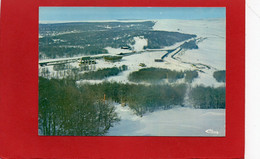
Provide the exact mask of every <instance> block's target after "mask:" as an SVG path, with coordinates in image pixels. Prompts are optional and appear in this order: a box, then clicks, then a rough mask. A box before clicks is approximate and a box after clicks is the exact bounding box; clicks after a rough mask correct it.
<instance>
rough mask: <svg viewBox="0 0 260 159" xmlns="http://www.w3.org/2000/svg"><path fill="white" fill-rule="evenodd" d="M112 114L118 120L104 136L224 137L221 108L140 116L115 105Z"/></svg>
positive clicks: (166, 111) (223, 113)
mask: <svg viewBox="0 0 260 159" xmlns="http://www.w3.org/2000/svg"><path fill="white" fill-rule="evenodd" d="M116 112H117V113H118V114H119V116H120V117H121V121H120V123H118V124H116V125H115V126H114V127H112V128H110V130H109V133H108V134H107V135H108V136H225V109H193V108H189V107H176V108H172V109H170V110H160V111H156V112H153V113H147V114H145V115H144V116H143V117H140V116H137V115H135V114H134V113H133V112H132V110H131V109H130V108H129V107H127V106H125V107H122V106H121V105H116Z"/></svg>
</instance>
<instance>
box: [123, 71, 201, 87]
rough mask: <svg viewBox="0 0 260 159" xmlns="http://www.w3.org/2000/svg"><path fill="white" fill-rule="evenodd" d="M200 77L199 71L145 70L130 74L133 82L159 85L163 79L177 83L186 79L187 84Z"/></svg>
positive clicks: (129, 77)
mask: <svg viewBox="0 0 260 159" xmlns="http://www.w3.org/2000/svg"><path fill="white" fill-rule="evenodd" d="M197 77H198V72H197V71H195V70H194V71H184V72H183V71H175V70H169V69H164V68H155V67H150V68H143V69H140V70H138V71H135V72H132V73H130V74H129V76H128V79H129V80H130V81H133V82H149V83H158V82H160V81H161V80H163V79H168V81H169V82H175V81H176V80H178V79H181V78H185V81H186V82H190V83H191V82H192V81H193V79H194V78H197Z"/></svg>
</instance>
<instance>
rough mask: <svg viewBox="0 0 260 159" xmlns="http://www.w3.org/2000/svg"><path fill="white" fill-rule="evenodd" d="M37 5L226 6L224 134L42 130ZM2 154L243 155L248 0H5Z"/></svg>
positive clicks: (0, 40)
mask: <svg viewBox="0 0 260 159" xmlns="http://www.w3.org/2000/svg"><path fill="white" fill-rule="evenodd" d="M39 6H101V7H102V6H136V7H141V6H151V7H226V22H227V23H226V24H227V27H226V32H227V33H226V34H227V36H226V40H227V43H226V44H227V45H226V54H227V56H226V62H227V63H226V69H227V84H226V106H227V108H226V137H40V136H38V120H37V119H38V40H37V39H38V8H39ZM1 11H2V13H1V19H0V20H1V23H0V24H1V27H0V28H1V32H0V76H1V77H0V157H2V158H4V157H6V158H91V159H93V158H113V159H115V158H119V159H122V158H124V159H125V158H135V159H136V158H144V159H147V158H156V159H157V158H243V156H244V103H245V93H244V91H245V1H244V0H174V1H173V0H143V1H140V0H124V1H121V0H103V1H101V0H84V1H83V0H78V1H75V0H38V1H37V0H2V10H1Z"/></svg>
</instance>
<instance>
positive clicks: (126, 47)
mask: <svg viewBox="0 0 260 159" xmlns="http://www.w3.org/2000/svg"><path fill="white" fill-rule="evenodd" d="M121 49H130V47H129V46H122V47H121Z"/></svg>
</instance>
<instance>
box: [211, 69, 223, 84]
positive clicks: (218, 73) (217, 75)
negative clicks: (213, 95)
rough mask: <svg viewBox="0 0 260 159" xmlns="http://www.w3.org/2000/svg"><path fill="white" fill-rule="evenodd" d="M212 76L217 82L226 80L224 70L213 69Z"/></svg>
mask: <svg viewBox="0 0 260 159" xmlns="http://www.w3.org/2000/svg"><path fill="white" fill-rule="evenodd" d="M213 77H214V78H215V79H216V80H217V81H218V82H226V71H225V70H221V71H215V72H214V73H213Z"/></svg>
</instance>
